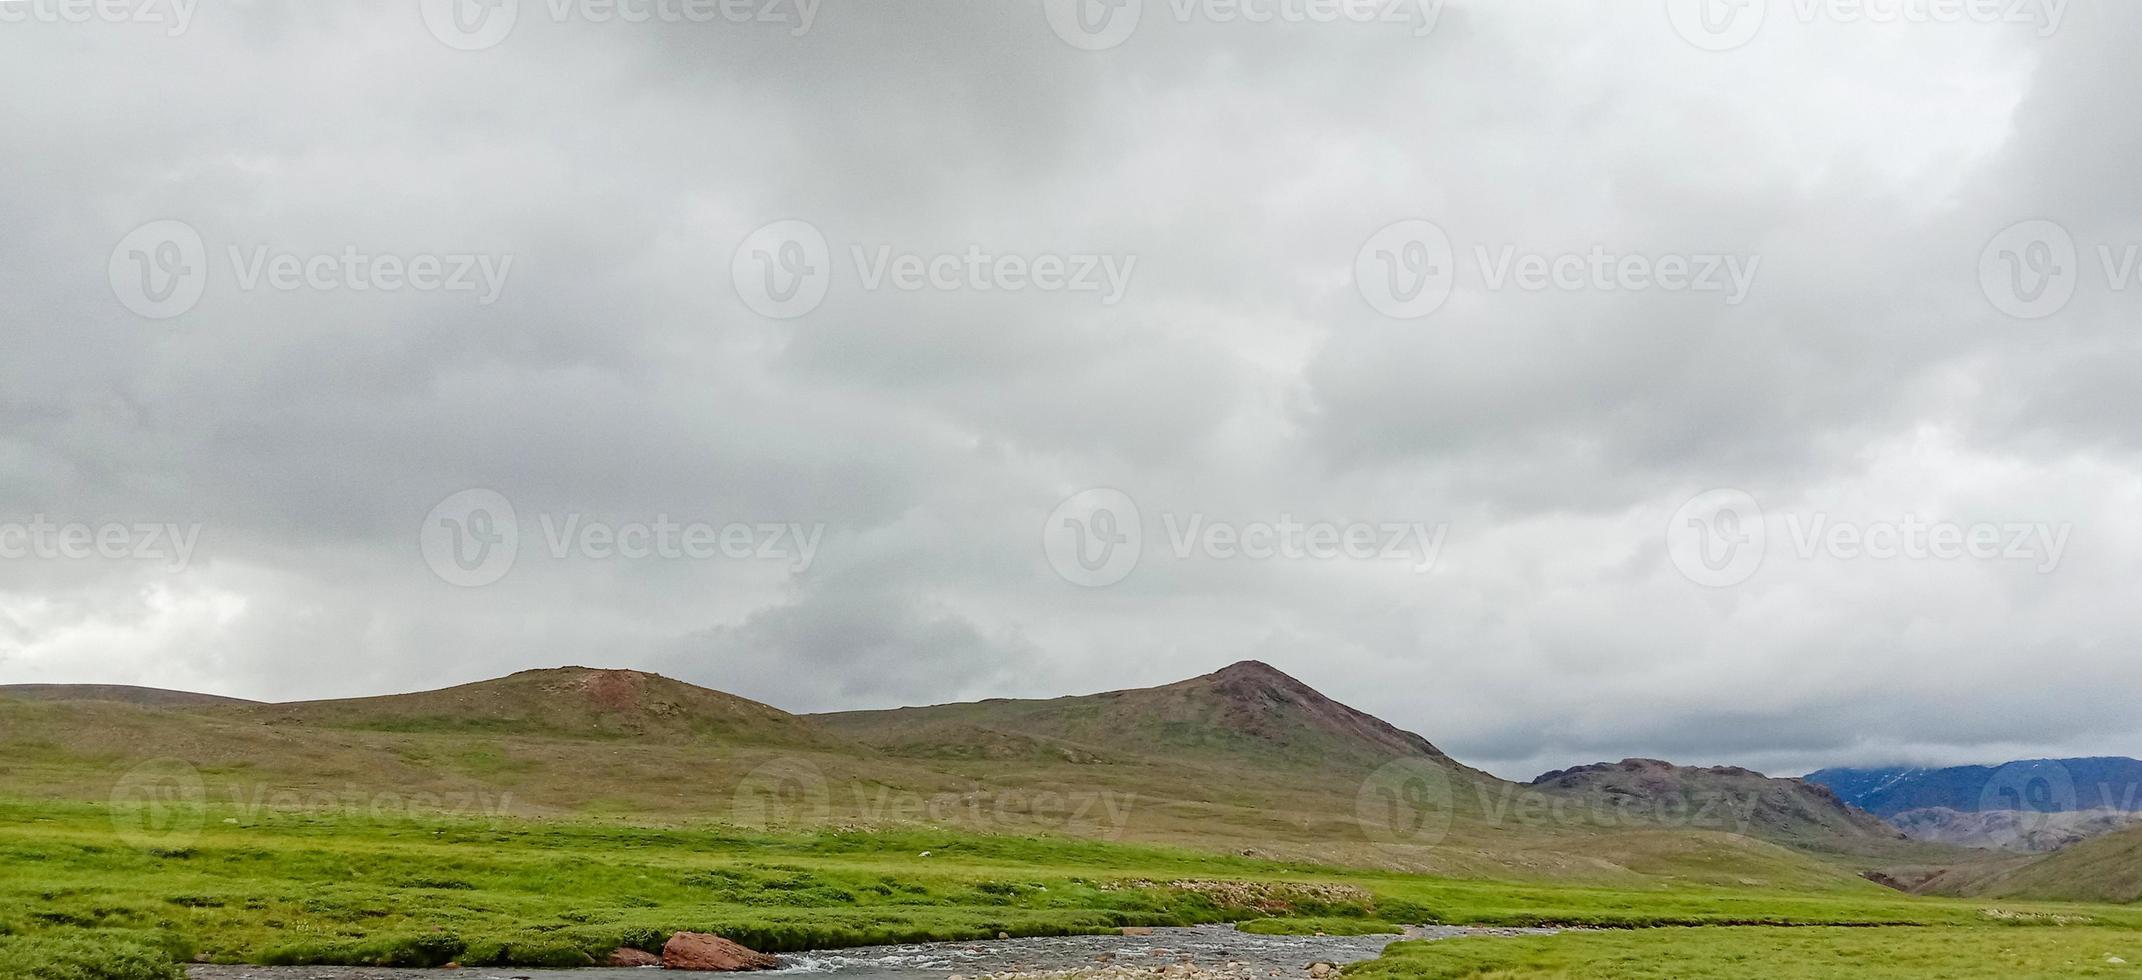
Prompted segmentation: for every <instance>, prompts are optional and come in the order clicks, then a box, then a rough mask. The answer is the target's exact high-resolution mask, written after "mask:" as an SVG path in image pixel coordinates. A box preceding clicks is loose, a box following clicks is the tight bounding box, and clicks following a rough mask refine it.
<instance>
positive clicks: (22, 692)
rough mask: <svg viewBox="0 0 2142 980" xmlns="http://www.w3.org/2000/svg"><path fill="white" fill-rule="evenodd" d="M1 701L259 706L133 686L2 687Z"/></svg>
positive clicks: (15, 685)
mask: <svg viewBox="0 0 2142 980" xmlns="http://www.w3.org/2000/svg"><path fill="white" fill-rule="evenodd" d="M0 698H15V699H17V700H22V701H115V702H118V703H120V704H137V705H141V706H143V707H148V708H205V707H215V706H219V705H221V706H228V705H240V704H258V703H259V702H257V701H247V700H245V699H244V698H227V697H223V696H221V695H216V694H196V693H194V692H192V691H167V690H164V689H162V688H156V687H135V686H133V685H131V684H0Z"/></svg>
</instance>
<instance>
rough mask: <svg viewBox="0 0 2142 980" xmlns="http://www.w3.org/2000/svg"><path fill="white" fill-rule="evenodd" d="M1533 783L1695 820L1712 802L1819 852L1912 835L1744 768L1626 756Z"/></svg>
mask: <svg viewBox="0 0 2142 980" xmlns="http://www.w3.org/2000/svg"><path fill="white" fill-rule="evenodd" d="M1527 785H1529V786H1534V787H1541V788H1547V789H1554V790H1561V791H1567V792H1577V791H1587V792H1593V793H1598V794H1603V795H1605V796H1607V797H1609V798H1612V799H1616V800H1618V801H1625V802H1626V803H1627V804H1629V805H1639V806H1642V807H1645V808H1651V809H1658V810H1660V811H1661V812H1679V813H1684V814H1688V815H1689V817H1690V819H1692V820H1693V819H1696V818H1697V816H1696V815H1698V814H1700V813H1702V812H1703V808H1704V807H1710V808H1711V809H1712V810H1713V811H1714V812H1717V814H1718V815H1719V816H1720V817H1722V818H1724V819H1726V820H1729V821H1731V826H1732V828H1733V829H1735V830H1737V831H1739V832H1741V833H1748V834H1753V835H1755V836H1759V837H1763V838H1765V839H1769V840H1779V841H1787V842H1792V843H1795V844H1799V845H1801V846H1808V847H1813V848H1816V849H1822V848H1824V847H1828V846H1834V845H1835V843H1836V842H1837V841H1838V840H1851V839H1862V840H1898V839H1901V838H1902V837H1903V836H1904V835H1903V834H1901V833H1900V832H1898V830H1897V829H1896V828H1895V827H1892V826H1889V825H1888V824H1887V823H1884V822H1883V821H1882V819H1881V818H1879V817H1876V816H1875V815H1873V814H1871V813H1868V812H1866V811H1864V810H1861V809H1859V808H1857V807H1854V806H1851V805H1849V804H1847V803H1846V802H1844V801H1843V800H1841V799H1839V798H1838V797H1837V794H1835V793H1833V792H1831V791H1830V789H1829V787H1827V786H1822V785H1820V784H1817V783H1811V782H1808V781H1806V780H1802V779H1791V778H1777V777H1771V776H1765V775H1763V774H1762V773H1759V772H1756V771H1754V770H1752V769H1743V768H1740V767H1739V766H1677V765H1674V764H1672V763H1670V762H1662V761H1660V760H1658V759H1623V760H1622V761H1620V762H1608V763H1600V764H1598V765H1590V766H1577V767H1575V768H1571V769H1557V770H1555V771H1553V772H1549V773H1544V774H1542V775H1541V776H1539V778H1537V779H1534V780H1532V782H1530V783H1528V784H1527ZM1676 808H1677V809H1676Z"/></svg>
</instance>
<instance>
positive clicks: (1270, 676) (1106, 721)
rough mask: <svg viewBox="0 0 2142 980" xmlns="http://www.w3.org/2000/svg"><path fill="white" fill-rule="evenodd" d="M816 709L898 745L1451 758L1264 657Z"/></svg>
mask: <svg viewBox="0 0 2142 980" xmlns="http://www.w3.org/2000/svg"><path fill="white" fill-rule="evenodd" d="M812 717H813V718H814V719H816V720H818V721H820V722H822V723H824V724H825V725H827V726H828V727H830V728H833V729H834V730H836V731H841V732H846V733H848V734H850V735H853V736H855V737H857V738H860V739H862V740H864V741H866V742H870V743H872V744H875V745H878V746H880V747H882V748H885V749H886V750H888V751H899V752H910V753H917V752H919V753H929V752H932V751H934V749H933V748H932V745H933V743H937V742H941V741H955V742H963V741H968V740H972V739H975V738H976V737H977V736H980V735H987V736H988V737H990V738H998V739H1009V740H1014V741H1020V742H1026V741H1033V740H1039V741H1042V742H1044V743H1046V744H1049V745H1052V746H1057V747H1062V748H1065V749H1069V750H1071V751H1073V752H1078V751H1084V752H1088V753H1092V754H1093V755H1094V756H1095V757H1096V758H1098V757H1104V756H1105V757H1114V758H1139V757H1156V756H1158V757H1171V758H1180V757H1208V756H1224V757H1232V758H1237V759H1247V760H1250V761H1252V762H1254V763H1255V764H1256V765H1257V766H1258V767H1260V768H1274V767H1305V768H1317V769H1327V770H1328V769H1331V768H1334V767H1343V768H1347V769H1352V770H1362V771H1365V770H1371V769H1374V768H1376V767H1378V766H1381V765H1383V764H1385V763H1388V762H1391V761H1392V760H1395V759H1401V758H1420V759H1430V760H1435V761H1438V762H1444V763H1448V762H1449V761H1450V757H1449V756H1446V755H1444V754H1443V753H1442V751H1441V750H1439V749H1437V748H1436V747H1435V746H1434V745H1432V744H1430V743H1429V741H1428V740H1427V739H1425V738H1422V737H1421V736H1419V735H1415V734H1413V733H1412V732H1407V731H1403V730H1401V729H1399V728H1397V727H1395V726H1393V725H1391V724H1390V723H1388V722H1385V721H1383V720H1382V719H1380V718H1377V717H1375V716H1373V715H1369V714H1367V713H1365V712H1361V711H1357V710H1355V709H1353V708H1350V707H1347V706H1346V705H1343V704H1340V703H1339V702H1337V701H1333V700H1332V699H1330V698H1327V697H1325V696H1324V695H1323V694H1321V693H1319V692H1318V691H1317V690H1316V689H1315V688H1312V687H1310V686H1309V685H1307V684H1304V683H1302V682H1301V681H1299V680H1296V679H1294V678H1293V677H1290V676H1288V675H1286V674H1284V673H1282V672H1280V671H1278V670H1276V669H1274V668H1273V667H1271V666H1269V665H1267V664H1263V663H1259V662H1257V661H1253V660H1252V661H1243V662H1241V663H1238V664H1234V665H1233V666H1230V667H1227V668H1224V669H1222V670H1218V671H1215V672H1213V673H1210V674H1206V675H1203V676H1201V677H1193V678H1190V679H1189V680H1185V681H1178V682H1176V683H1174V684H1167V685H1163V686H1160V687H1150V688H1139V689H1134V690H1126V691H1108V692H1104V693H1101V694H1088V695H1079V696H1072V697H1062V698H1051V699H1048V700H1037V701H1015V700H1006V699H993V700H988V701H977V702H971V703H965V704H943V705H935V706H931V707H923V708H896V709H892V710H886V711H851V712H841V713H836V714H825V715H814V716H812ZM1467 771H1468V772H1472V770H1467Z"/></svg>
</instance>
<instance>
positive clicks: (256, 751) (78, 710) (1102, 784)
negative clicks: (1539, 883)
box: [0, 663, 1916, 889]
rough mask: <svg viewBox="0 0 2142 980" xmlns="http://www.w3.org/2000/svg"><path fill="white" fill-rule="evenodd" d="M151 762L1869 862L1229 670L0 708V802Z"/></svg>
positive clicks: (1830, 883) (269, 790)
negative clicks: (811, 691) (1001, 696)
mask: <svg viewBox="0 0 2142 980" xmlns="http://www.w3.org/2000/svg"><path fill="white" fill-rule="evenodd" d="M174 768H175V769H176V770H177V771H178V772H179V773H180V774H181V775H182V776H183V778H181V779H180V780H179V781H178V782H177V783H176V784H175V785H177V786H178V787H180V788H182V789H183V788H186V787H188V786H192V787H194V788H193V789H192V792H194V793H196V794H198V795H200V796H201V797H205V799H206V800H207V801H209V802H212V803H228V804H232V805H237V806H240V807H245V806H258V805H260V803H261V802H262V801H267V803H268V805H270V806H286V805H300V806H310V805H317V804H316V803H315V801H323V800H325V801H334V802H333V803H332V804H331V805H334V806H338V807H352V808H356V809H358V810H362V811H364V812H370V810H371V809H372V808H373V807H375V806H376V805H378V804H379V803H380V802H381V801H389V802H391V803H393V804H394V805H396V806H399V805H403V804H404V803H406V802H407V801H410V800H412V799H425V800H432V801H435V802H434V803H432V804H427V805H441V804H440V803H439V802H437V801H444V802H443V805H445V806H447V807H449V808H455V807H466V806H476V807H478V808H480V809H482V810H483V811H484V812H512V813H518V814H527V815H554V814H555V815H598V816H604V817H614V818H622V819H628V820H633V821H637V822H644V823H678V822H688V823H698V822H706V821H713V822H735V823H740V824H744V825H746V826H759V825H771V824H772V823H773V822H774V821H775V820H780V821H782V825H784V826H806V825H808V826H826V825H834V826H903V825H949V826H955V827H962V828H966V829H973V830H984V831H990V832H997V833H1011V834H1027V833H1034V832H1037V831H1038V832H1048V833H1058V834H1068V835H1074V836H1084V837H1099V838H1107V839H1121V840H1137V841H1148V842H1160V843H1170V844H1179V845H1185V846H1190V847H1196V848H1202V849H1207V850H1226V851H1235V852H1248V853H1254V854H1257V855H1261V856H1266V857H1276V858H1284V859H1296V860H1310V861H1318V862H1327V863H1333V864H1345V865H1357V866H1369V867H1380V868H1396V869H1405V870H1413V871H1425V872H1434V873H1441V874H1447V875H1454V876H1468V877H1496V878H1522V879H1534V880H1561V881H1584V882H1593V883H1613V884H1620V885H1630V886H1641V887H1651V886H1653V885H1656V884H1658V883H1660V882H1662V881H1675V882H1682V883H1708V884H1723V885H1745V884H1750V883H1762V884H1770V885H1776V886H1781V887H1795V888H1817V889H1863V888H1872V887H1874V886H1872V885H1869V884H1867V883H1866V882H1864V881H1860V880H1858V878H1857V876H1856V872H1857V871H1859V870H1861V869H1862V868H1863V867H1864V866H1865V865H1868V864H1871V863H1877V862H1874V861H1870V860H1866V859H1864V858H1862V857H1860V856H1856V855H1858V853H1859V852H1858V851H1856V850H1855V848H1856V847H1858V846H1859V845H1858V844H1857V843H1856V841H1857V838H1850V837H1848V836H1847V835H1848V834H1849V833H1851V832H1853V831H1854V828H1852V827H1850V826H1847V825H1846V824H1842V823H1840V824H1836V825H1825V824H1821V823H1819V822H1809V823H1806V824H1805V825H1802V824H1793V823H1789V822H1783V821H1769V820H1763V819H1757V820H1751V821H1748V822H1746V823H1744V824H1742V825H1738V826H1736V825H1735V824H1734V823H1732V822H1731V821H1730V820H1724V819H1714V820H1712V821H1710V822H1705V821H1703V820H1699V819H1691V815H1689V814H1686V813H1676V812H1673V811H1672V810H1671V809H1670V808H1667V809H1656V810H1653V809H1636V810H1630V809H1627V808H1617V806H1616V805H1615V804H1616V802H1617V801H1618V800H1621V799H1625V798H1626V797H1625V794H1621V791H1620V787H1618V786H1612V785H1590V784H1583V785H1568V786H1539V787H1527V786H1520V785H1517V784H1514V783H1510V782H1507V781H1504V780H1501V779H1498V778H1496V777H1494V776H1492V775H1490V774H1487V773H1484V772H1481V771H1479V770H1475V769H1471V768H1468V767H1465V766H1463V765H1460V764H1458V763H1456V762H1453V761H1452V760H1451V759H1450V758H1449V757H1448V756H1446V755H1444V754H1443V753H1442V752H1441V751H1440V750H1438V749H1437V748H1436V747H1435V746H1434V745H1433V744H1431V743H1430V742H1429V741H1428V740H1426V739H1424V738H1422V737H1420V736H1418V735H1415V734H1412V733H1408V732H1405V731H1402V730H1400V729H1398V728H1396V727H1394V726H1392V725H1389V724H1387V723H1385V722H1383V721H1381V720H1379V719H1376V718H1374V717H1372V716H1369V715H1367V714H1365V713H1363V712H1360V711H1357V710H1355V709H1353V708H1350V707H1347V706H1345V705H1342V704H1340V703H1338V702H1336V701H1334V700H1332V699H1330V698H1327V697H1325V696H1324V695H1322V694H1320V693H1318V692H1317V691H1315V690H1314V689H1313V688H1311V687H1309V686H1308V685H1307V684H1304V683H1302V682H1301V681H1299V680H1296V679H1294V678H1292V677H1289V676H1287V675H1286V674H1283V673H1281V672H1279V671H1277V670H1275V669H1273V668H1271V667H1269V666H1266V665H1263V664H1257V663H1243V664H1237V665H1235V666H1233V667H1229V668H1227V669H1225V670H1221V671H1217V672H1215V673H1212V674H1208V675H1204V676H1202V677H1196V678H1191V679H1189V680H1186V681H1182V682H1178V683H1175V684H1169V685H1164V686H1161V687H1155V688H1147V689H1142V690H1134V691H1118V692H1110V693H1106V694H1098V695H1087V696H1083V697H1071V698H1057V699H1051V700H1046V701H986V702H979V703H975V704H963V705H944V706H938V707H934V708H913V709H901V710H896V711H881V712H858V713H849V714H842V715H828V716H815V717H799V716H795V715H790V714H788V713H786V712H782V711H780V710H778V709H775V708H772V707H769V706H767V705H764V704H760V703H758V702H755V701H750V700H748V699H745V698H740V697H736V696H734V695H729V694H724V693H722V692H719V691H713V690H709V689H706V688H701V687H696V686H693V685H690V684H686V683H683V682H680V681H676V680H672V679H670V678H665V677H661V676H659V675H655V674H648V673H644V672H639V671H614V670H589V669H585V668H560V669H556V670H538V671H525V672H522V673H518V674H514V675H512V676H509V677H505V678H500V679H498V680H494V681H486V682H482V683H478V684H468V685H462V686H459V687H452V688H446V689H443V690H437V691H426V692H419V693H415V694H407V695H394V696H387V697H377V698H360V699H351V700H340V701H315V702H300V703H293V704H278V705H250V704H245V705H224V706H208V707H187V708H183V709H179V708H156V707H144V706H141V705H134V704H121V703H113V702H107V701H29V700H22V699H0V794H5V795H18V796H19V795H33V796H36V795H44V796H60V797H69V798H75V799H90V800H108V799H116V798H119V797H120V796H122V795H124V794H125V793H127V792H129V790H130V787H136V788H138V786H139V784H140V783H142V782H143V780H144V779H148V780H152V781H157V780H162V781H165V782H159V783H157V785H160V786H168V785H173V784H170V783H169V782H168V777H170V775H171V774H172V772H173V771H174ZM1824 828H1827V829H1828V830H1829V831H1832V832H1834V833H1835V834H1836V836H1837V840H1831V841H1825V840H1822V839H1820V834H1819V833H1818V831H1821V830H1823V829H1824ZM1839 841H1844V843H1839ZM1781 844H1790V845H1792V846H1793V847H1795V848H1798V850H1793V849H1788V848H1787V847H1783V846H1780V845H1781ZM1810 852H1812V853H1810ZM1840 855H1845V856H1843V857H1840ZM1882 858H1883V863H1894V862H1895V860H1898V859H1896V858H1895V857H1894V856H1893V855H1888V854H1883V855H1882ZM1913 860H1916V858H1913Z"/></svg>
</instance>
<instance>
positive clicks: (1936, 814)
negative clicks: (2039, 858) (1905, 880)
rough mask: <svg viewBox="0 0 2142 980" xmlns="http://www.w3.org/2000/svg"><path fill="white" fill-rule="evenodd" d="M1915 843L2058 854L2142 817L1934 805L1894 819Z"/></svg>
mask: <svg viewBox="0 0 2142 980" xmlns="http://www.w3.org/2000/svg"><path fill="white" fill-rule="evenodd" d="M1889 822H1890V823H1892V824H1894V825H1896V828H1897V829H1898V830H1901V831H1903V832H1904V833H1905V834H1906V835H1907V836H1910V837H1911V838H1913V839H1914V840H1924V841H1934V842H1937V843H1942V844H1955V845H1958V846H1960V847H1987V848H1997V849H1999V850H2004V851H2014V852H2017V853H2020V854H2042V853H2045V852H2047V851H2057V850H2059V849H2061V848H2063V847H2066V846H2068V845H2070V844H2074V843H2077V842H2080V841H2085V840H2088V839H2090V838H2092V837H2097V836H2100V835H2103V834H2109V833H2112V832H2114V831H2117V830H2124V829H2126V828H2127V827H2131V826H2133V825H2135V824H2136V823H2138V822H2142V813H2130V812H2124V811H2120V810H2068V811H2064V812H2060V813H2040V812H2038V811H2036V810H1980V811H1977V812H1975V813H1974V812H1968V811H1963V810H1951V809H1949V808H1947V807H1939V806H1930V807H1921V808H1919V809H1917V810H1906V811H1904V812H1902V813H1899V814H1897V815H1896V816H1893V817H1890V818H1889Z"/></svg>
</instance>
